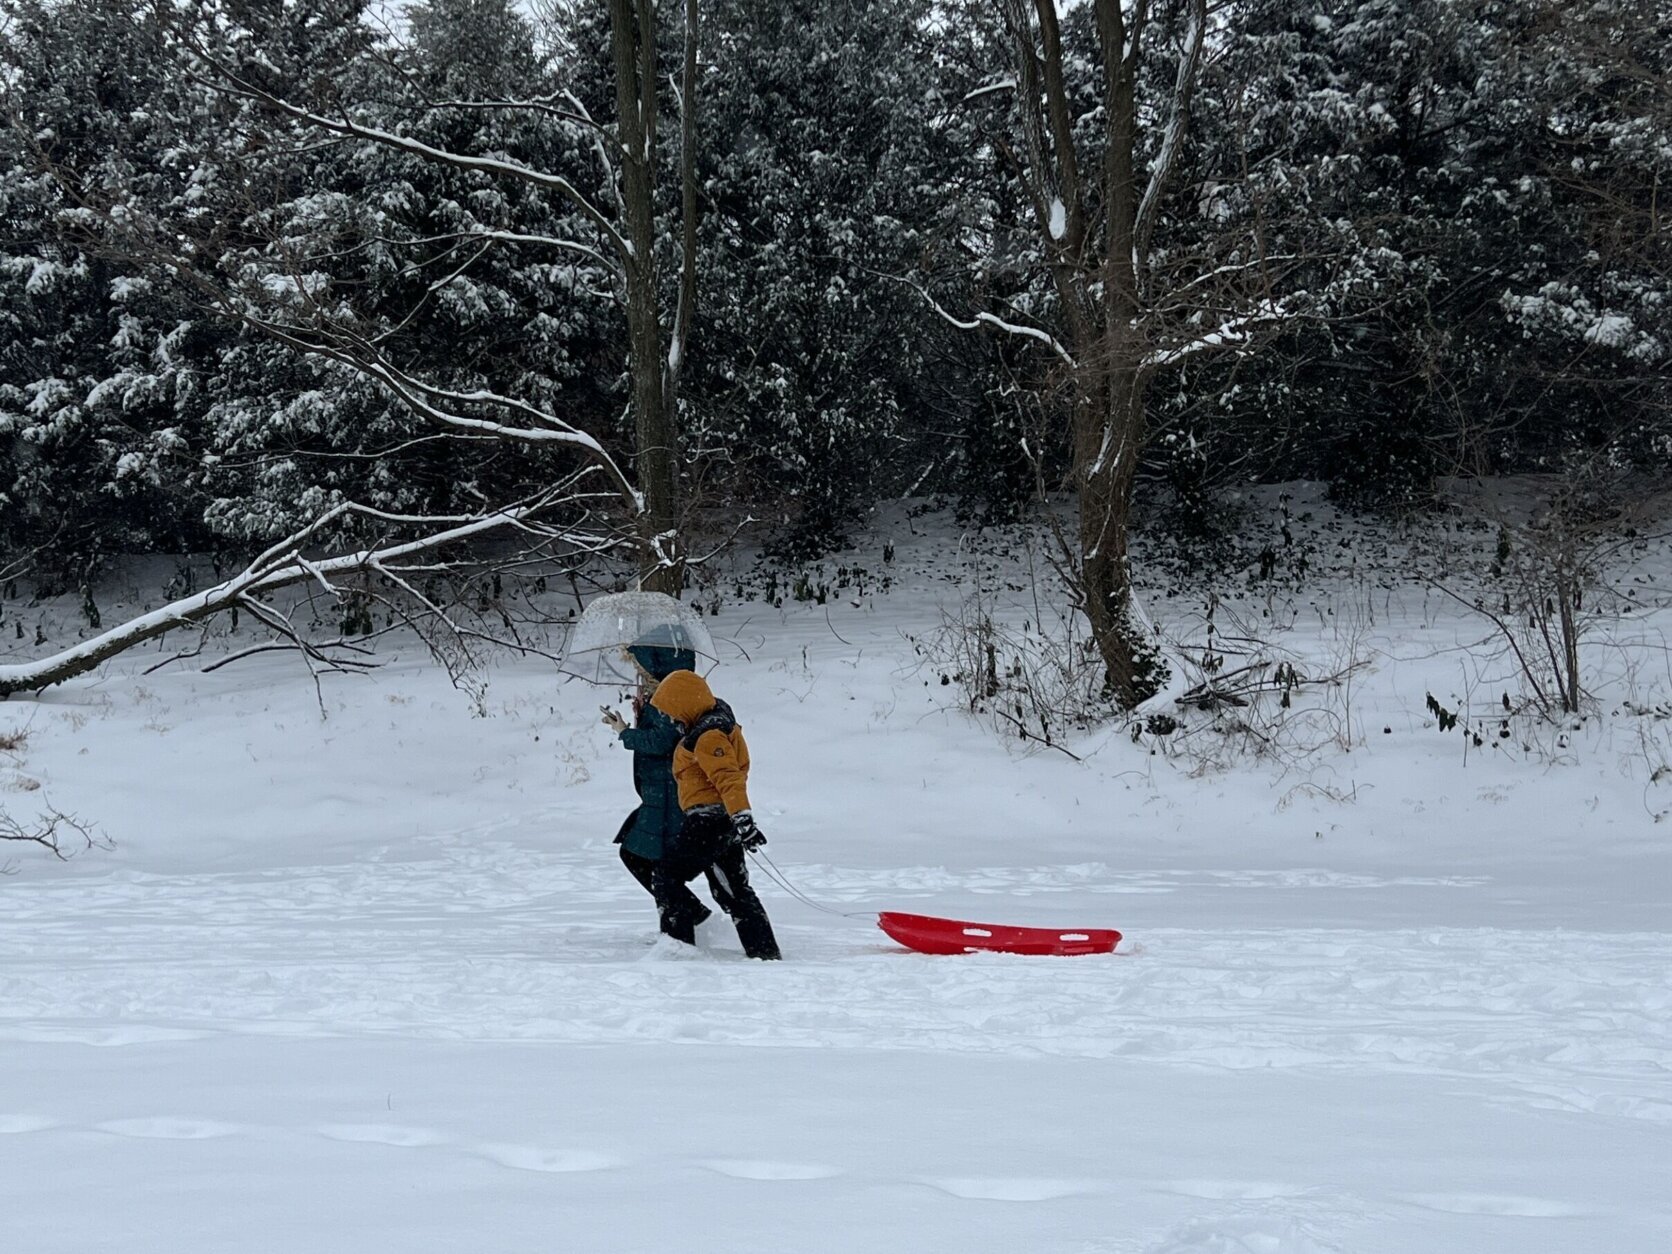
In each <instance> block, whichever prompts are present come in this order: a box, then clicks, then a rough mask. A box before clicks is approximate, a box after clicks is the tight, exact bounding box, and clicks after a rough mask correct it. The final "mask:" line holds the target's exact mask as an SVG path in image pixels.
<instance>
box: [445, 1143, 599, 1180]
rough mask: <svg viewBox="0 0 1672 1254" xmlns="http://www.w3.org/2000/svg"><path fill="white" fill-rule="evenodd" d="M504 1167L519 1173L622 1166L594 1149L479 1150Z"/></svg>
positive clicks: (486, 1147)
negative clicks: (511, 1168)
mask: <svg viewBox="0 0 1672 1254" xmlns="http://www.w3.org/2000/svg"><path fill="white" fill-rule="evenodd" d="M476 1152H477V1153H479V1154H481V1155H482V1156H483V1157H484V1158H487V1159H489V1160H490V1161H492V1162H496V1163H498V1164H499V1165H500V1166H501V1167H514V1168H516V1169H517V1170H518V1171H548V1172H554V1173H559V1174H561V1173H565V1172H571V1171H607V1170H609V1168H611V1167H619V1166H621V1160H620V1159H619V1158H614V1157H611V1156H610V1155H609V1154H599V1153H596V1152H594V1151H592V1150H561V1149H541V1148H540V1147H539V1146H537V1145H483V1146H481V1147H479V1148H478V1149H477V1151H476Z"/></svg>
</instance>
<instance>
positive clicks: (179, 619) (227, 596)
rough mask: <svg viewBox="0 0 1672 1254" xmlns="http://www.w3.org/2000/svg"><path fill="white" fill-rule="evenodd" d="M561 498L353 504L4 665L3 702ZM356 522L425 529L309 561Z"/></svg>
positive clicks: (532, 514)
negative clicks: (313, 545) (194, 586)
mask: <svg viewBox="0 0 1672 1254" xmlns="http://www.w3.org/2000/svg"><path fill="white" fill-rule="evenodd" d="M562 500H563V498H562V497H561V495H560V494H553V493H547V494H543V495H542V496H540V497H538V498H536V499H534V500H532V501H529V502H527V503H525V504H522V505H518V506H513V507H510V508H507V509H503V510H494V511H491V512H486V513H482V514H475V515H463V516H453V517H426V516H423V515H414V516H407V515H395V514H390V513H387V512H385V511H382V510H376V509H371V508H368V507H366V506H363V505H359V504H355V503H352V502H346V503H343V504H340V505H337V506H335V507H333V508H332V509H330V510H327V511H326V512H325V513H323V514H321V515H320V516H319V517H317V518H315V519H314V520H313V521H312V522H310V523H309V524H308V525H307V526H306V527H303V528H302V529H300V530H299V531H297V532H295V533H293V534H291V535H289V536H287V537H285V539H283V540H281V541H279V542H278V543H277V544H275V545H273V546H272V547H270V548H268V549H267V550H266V551H265V552H263V553H262V554H260V555H259V556H258V557H257V558H256V559H255V560H254V561H253V562H251V563H250V564H249V565H248V566H246V567H245V568H244V569H243V570H242V571H240V572H239V573H238V574H236V575H234V576H233V577H232V578H230V579H227V580H223V581H222V582H221V583H218V584H216V585H215V586H214V587H212V588H207V589H204V590H203V591H201V592H194V593H192V594H190V595H189V596H184V597H181V598H179V599H178V600H175V601H171V602H169V603H168V604H167V605H164V606H162V607H160V608H158V609H155V610H152V611H151V612H150V613H147V614H141V615H140V616H138V617H137V618H133V619H130V620H129V621H127V622H125V623H123V624H122V625H121V626H119V627H114V628H112V629H111V630H109V631H106V632H103V633H101V634H100V635H97V636H94V637H93V638H91V639H89V640H84V641H82V642H81V643H79V644H77V645H74V646H73V647H71V648H69V649H65V650H63V651H61V652H59V653H55V654H53V655H52V656H50V657H45V658H40V659H37V660H35V661H30V662H20V663H12V664H9V665H5V666H0V698H4V697H8V696H10V695H12V694H13V693H17V692H39V691H41V690H42V689H44V688H49V687H51V686H52V685H54V684H59V683H63V682H64V681H65V680H67V679H73V678H74V677H75V676H77V675H82V674H85V673H86V672H88V671H90V670H92V669H94V668H95V667H97V666H99V665H100V664H101V663H103V662H105V661H108V660H109V659H110V658H113V657H116V656H117V655H118V654H120V653H123V652H126V651H127V650H129V649H132V648H134V647H135V646H137V645H140V644H144V643H145V642H146V641H148V640H154V639H156V638H157V637H158V636H161V635H164V634H165V633H167V632H170V631H173V630H174V629H176V628H178V627H185V626H190V625H193V624H198V623H202V622H204V621H205V620H207V619H210V618H213V617H214V616H215V615H217V614H221V613H224V612H226V611H228V610H231V609H233V608H234V607H236V606H240V605H243V604H245V603H246V602H247V601H248V600H250V599H253V598H256V597H258V596H260V595H262V594H263V593H268V592H273V591H276V590H278V589H280V588H284V587H286V586H288V585H291V584H295V583H300V582H302V581H304V580H317V581H319V582H321V583H323V584H324V585H325V586H327V587H330V584H331V579H332V578H333V577H334V576H337V575H342V574H347V573H350V572H353V571H360V570H368V569H378V568H383V569H387V568H388V567H390V566H392V565H394V564H396V563H399V562H401V561H403V560H405V559H408V558H411V557H416V556H420V555H424V554H431V553H435V552H437V551H439V550H442V549H445V548H448V547H450V546H453V545H461V544H468V543H470V542H473V541H478V540H481V539H484V538H485V537H487V536H489V535H491V534H493V533H494V532H497V531H500V530H504V529H507V528H511V527H516V526H519V525H523V526H526V525H529V524H530V523H532V522H533V521H534V520H535V519H536V518H538V517H539V516H540V515H541V514H543V513H545V512H546V511H548V510H550V509H552V508H553V507H554V506H556V505H559V504H561V503H562ZM351 517H358V518H364V519H369V520H373V521H379V522H387V523H392V524H407V525H416V526H420V527H423V528H427V530H426V531H425V532H424V534H421V535H418V536H415V537H413V538H411V539H408V540H404V541H400V542H397V543H392V544H385V545H381V546H378V547H373V548H364V549H358V550H355V551H353V552H349V553H340V554H337V555H335V556H331V557H322V558H315V559H309V558H307V557H305V556H304V554H303V552H302V550H303V547H304V546H305V545H306V544H307V542H308V541H309V540H310V539H312V538H313V537H314V536H315V535H317V534H318V533H320V532H321V531H324V530H326V529H327V528H329V527H330V526H331V525H332V524H334V523H337V522H342V521H345V520H347V519H349V518H351ZM553 538H562V537H561V533H553Z"/></svg>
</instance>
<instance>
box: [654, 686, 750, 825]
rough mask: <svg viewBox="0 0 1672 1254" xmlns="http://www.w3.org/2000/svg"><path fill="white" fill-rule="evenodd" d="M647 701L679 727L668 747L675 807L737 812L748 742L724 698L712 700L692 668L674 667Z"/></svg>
mask: <svg viewBox="0 0 1672 1254" xmlns="http://www.w3.org/2000/svg"><path fill="white" fill-rule="evenodd" d="M650 704H651V705H653V706H655V707H656V708H657V709H658V710H660V711H662V713H664V714H666V715H667V716H668V717H669V718H671V719H672V720H673V721H674V722H676V723H679V724H680V725H681V729H682V730H683V732H684V736H683V737H682V738H681V740H680V742H679V744H678V745H677V746H676V747H675V748H674V751H673V778H674V782H675V783H676V784H678V785H679V808H680V809H681V810H694V809H696V808H697V807H698V806H711V805H718V806H724V807H725V809H726V813H727V814H737V813H739V812H741V811H743V810H747V809H749V808H750V806H749V746H748V744H747V742H745V741H744V739H743V729H742V728H741V727H739V726H738V725H737V721H736V720H735V719H733V718H732V716H731V709H730V707H728V706H727V705H726V704H725V702H723V701H717V700H715V697H714V693H713V692H712V691H710V690H709V687H708V684H707V682H706V681H705V680H704V679H703V677H702V676H701V675H698V674H697V673H696V672H695V671H674V672H673V673H672V674H671V675H669V676H668V677H667V678H666V679H664V680H662V682H661V683H660V684H658V685H656V695H655V696H654V697H652V698H651V699H650Z"/></svg>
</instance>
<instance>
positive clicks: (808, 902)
mask: <svg viewBox="0 0 1672 1254" xmlns="http://www.w3.org/2000/svg"><path fill="white" fill-rule="evenodd" d="M749 856H750V857H751V858H753V859H754V860H755V862H756V863H757V864H758V865H759V866H760V867H761V869H762V870H763V871H765V872H766V876H767V878H768V879H770V880H771V881H772V882H773V883H774V884H776V885H778V887H779V888H781V889H783V890H784V891H785V892H786V893H788V894H789V895H790V896H791V897H794V898H795V899H796V900H797V901H799V902H800V903H801V904H802V905H804V906H811V907H812V908H813V909H815V910H819V911H822V912H823V913H825V914H833V915H835V916H836V917H837V918H839V919H874V918H876V917H877V912H876V911H875V910H838V909H836V907H835V906H827V905H825V904H824V903H823V902H819V901H814V900H813V899H812V898H811V897H809V896H808V895H807V894H806V893H804V892H802V891H801V890H800V889H799V888H797V887H796V886H795V885H794V884H792V883H790V881H789V877H788V876H786V875H785V874H784V873H783V872H782V871H780V870H779V869H778V864H777V863H776V862H774V861H773V860H772V859H771V858H769V857H767V855H766V854H765V853H764V852H762V851H761V850H759V849H755V850H752V851H751V852H750V854H749Z"/></svg>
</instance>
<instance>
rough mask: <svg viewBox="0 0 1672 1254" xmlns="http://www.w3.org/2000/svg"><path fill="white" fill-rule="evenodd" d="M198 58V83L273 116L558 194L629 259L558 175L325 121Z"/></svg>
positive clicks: (618, 237)
mask: <svg viewBox="0 0 1672 1254" xmlns="http://www.w3.org/2000/svg"><path fill="white" fill-rule="evenodd" d="M198 55H199V56H200V57H201V58H202V59H203V61H204V62H205V63H206V64H208V65H210V66H212V67H213V68H214V70H215V73H216V75H217V76H218V77H217V78H213V79H199V81H200V82H202V83H204V85H205V86H208V87H210V88H212V89H215V90H218V91H223V92H226V93H228V94H231V95H236V96H241V97H243V98H244V99H247V100H253V101H255V102H256V103H257V104H260V105H262V106H264V107H266V108H268V109H271V110H273V111H274V112H277V113H281V114H284V115H285V116H286V117H289V118H292V119H294V120H295V121H298V122H301V123H303V124H305V125H307V126H311V127H314V128H315V129H317V130H322V131H326V132H328V133H329V134H332V135H341V136H343V137H344V138H347V139H359V140H364V141H366V142H367V143H374V144H380V145H382V146H383V147H386V148H393V149H396V150H397V151H400V152H405V153H410V154H411V155H413V156H416V157H422V158H423V159H424V160H426V161H434V162H436V163H438V164H440V165H447V166H452V167H454V168H455V169H459V170H474V171H477V172H479V173H483V174H491V175H494V176H496V177H500V178H510V179H516V180H518V181H520V182H524V183H531V184H533V185H535V186H537V187H544V188H547V189H549V190H552V191H555V192H558V193H559V194H560V195H562V196H563V197H565V198H566V199H567V200H568V201H569V202H570V203H571V204H573V205H574V206H575V207H576V208H577V209H578V210H580V212H581V214H582V216H584V217H585V218H586V219H587V221H589V222H591V223H592V225H593V226H595V227H597V228H598V231H599V233H600V234H602V235H603V236H604V238H605V239H606V240H608V241H609V242H610V244H611V246H612V247H613V248H614V249H615V250H616V251H617V252H618V253H620V254H621V256H623V257H629V256H631V255H632V248H631V246H630V245H629V244H628V242H627V240H626V239H625V238H624V237H623V236H622V234H621V232H620V231H618V230H617V229H616V227H615V224H614V223H613V222H611V221H610V219H609V217H608V216H607V215H606V214H604V213H603V212H602V211H601V210H600V209H599V208H598V207H597V206H596V205H594V204H593V203H592V201H591V200H590V199H589V198H588V197H586V196H585V195H583V194H582V193H581V191H580V189H579V188H577V187H576V186H575V185H574V184H573V183H571V182H570V181H569V180H568V179H566V178H564V177H563V176H562V175H561V174H554V173H552V172H550V171H548V170H537V169H535V168H534V167H532V166H527V165H523V164H522V163H521V162H517V161H512V160H510V159H509V158H505V157H479V156H474V155H472V154H470V153H462V152H454V151H452V150H451V149H447V148H438V147H436V146H435V145H433V144H426V143H425V142H424V141H423V140H419V139H414V138H412V137H411V136H409V135H399V134H396V133H395V132H393V131H386V130H383V129H382V128H381V127H376V126H368V125H366V124H365V123H362V122H357V121H355V120H354V119H353V118H352V117H350V116H349V115H348V114H347V113H346V112H345V113H344V114H343V115H342V116H341V117H329V116H327V115H325V114H321V113H315V112H314V111H313V110H311V109H307V108H304V107H303V106H301V105H298V104H294V103H292V102H291V101H289V100H286V99H285V98H284V97H282V96H278V95H275V94H274V93H272V92H269V91H265V90H263V89H262V88H260V87H257V86H256V85H255V84H253V83H251V82H249V81H248V80H246V79H244V78H242V77H241V76H240V75H239V74H237V73H236V72H235V71H234V70H232V69H231V68H229V67H227V66H225V65H222V64H221V63H220V62H219V61H217V60H216V59H215V58H213V57H211V56H209V55H207V54H206V53H204V52H202V51H201V50H200V51H199V53H198Z"/></svg>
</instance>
